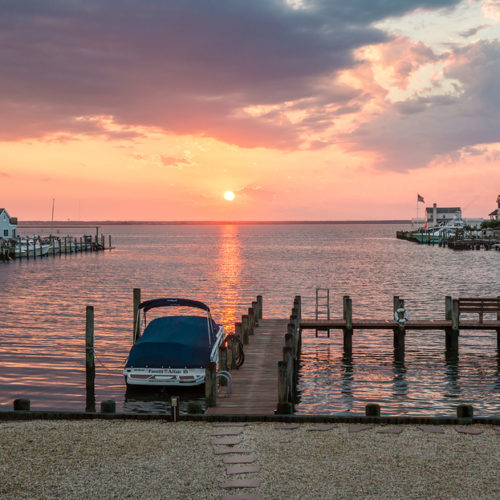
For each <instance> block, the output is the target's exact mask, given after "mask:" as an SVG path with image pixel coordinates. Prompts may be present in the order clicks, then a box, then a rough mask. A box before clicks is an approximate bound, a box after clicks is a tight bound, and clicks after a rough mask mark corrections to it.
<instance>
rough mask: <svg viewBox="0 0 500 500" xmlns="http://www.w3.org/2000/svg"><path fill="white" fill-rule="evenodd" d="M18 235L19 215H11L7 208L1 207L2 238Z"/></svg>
mask: <svg viewBox="0 0 500 500" xmlns="http://www.w3.org/2000/svg"><path fill="white" fill-rule="evenodd" d="M16 236H17V217H11V216H10V215H9V213H8V212H7V210H6V209H5V208H0V238H6V239H7V238H15V237H16Z"/></svg>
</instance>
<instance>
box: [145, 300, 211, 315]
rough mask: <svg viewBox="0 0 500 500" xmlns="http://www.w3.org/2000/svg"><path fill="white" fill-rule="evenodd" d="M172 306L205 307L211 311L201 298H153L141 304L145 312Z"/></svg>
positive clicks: (205, 309) (204, 308)
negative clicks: (154, 308)
mask: <svg viewBox="0 0 500 500" xmlns="http://www.w3.org/2000/svg"><path fill="white" fill-rule="evenodd" d="M172 306H186V307H197V308H199V309H203V310H204V311H210V308H209V307H208V306H207V305H206V304H204V303H203V302H200V301H199V300H191V299H152V300H145V301H144V302H141V303H140V304H139V309H144V312H147V311H149V310H150V309H153V307H172Z"/></svg>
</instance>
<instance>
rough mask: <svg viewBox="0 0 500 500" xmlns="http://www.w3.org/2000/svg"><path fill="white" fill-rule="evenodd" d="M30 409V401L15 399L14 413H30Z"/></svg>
mask: <svg viewBox="0 0 500 500" xmlns="http://www.w3.org/2000/svg"><path fill="white" fill-rule="evenodd" d="M30 407H31V402H30V400H29V399H14V411H30Z"/></svg>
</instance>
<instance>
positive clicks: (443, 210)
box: [426, 207, 462, 214]
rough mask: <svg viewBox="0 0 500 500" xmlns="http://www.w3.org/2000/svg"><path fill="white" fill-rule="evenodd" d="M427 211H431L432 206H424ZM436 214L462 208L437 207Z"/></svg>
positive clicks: (459, 210) (456, 210) (457, 210)
mask: <svg viewBox="0 0 500 500" xmlns="http://www.w3.org/2000/svg"><path fill="white" fill-rule="evenodd" d="M426 210H427V212H431V213H432V212H433V210H434V208H433V207H427V208H426ZM436 210H437V213H438V214H447V213H453V212H461V211H462V210H461V209H460V207H441V208H440V207H437V208H436Z"/></svg>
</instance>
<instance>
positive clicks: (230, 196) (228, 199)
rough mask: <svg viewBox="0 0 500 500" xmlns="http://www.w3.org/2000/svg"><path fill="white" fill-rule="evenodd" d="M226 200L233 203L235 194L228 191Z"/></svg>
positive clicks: (225, 196)
mask: <svg viewBox="0 0 500 500" xmlns="http://www.w3.org/2000/svg"><path fill="white" fill-rule="evenodd" d="M224 199H225V200H227V201H233V200H234V193H233V192H232V191H226V192H225V193H224Z"/></svg>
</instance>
